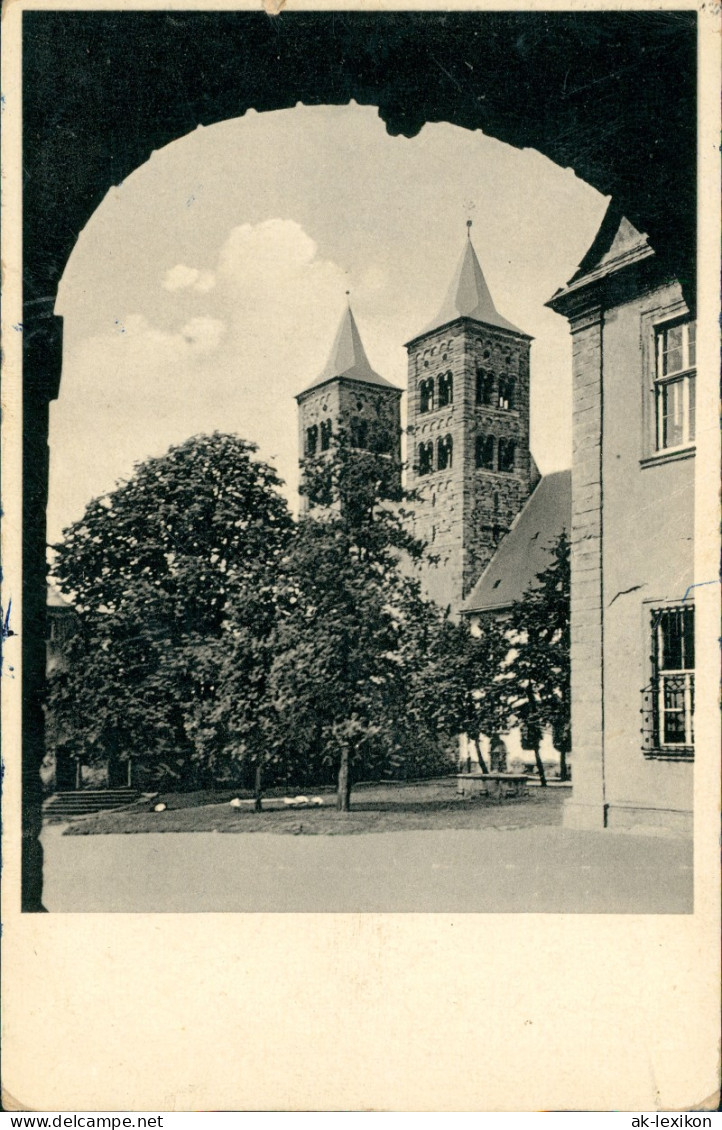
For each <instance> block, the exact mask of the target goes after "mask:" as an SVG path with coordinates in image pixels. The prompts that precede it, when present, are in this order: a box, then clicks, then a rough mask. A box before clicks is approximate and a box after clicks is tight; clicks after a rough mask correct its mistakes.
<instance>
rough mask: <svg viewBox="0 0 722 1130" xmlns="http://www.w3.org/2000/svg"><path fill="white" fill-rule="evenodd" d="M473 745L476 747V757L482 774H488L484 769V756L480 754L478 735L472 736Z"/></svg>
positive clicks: (485, 768)
mask: <svg viewBox="0 0 722 1130" xmlns="http://www.w3.org/2000/svg"><path fill="white" fill-rule="evenodd" d="M474 745H475V746H476V756H477V757H478V758H479V768H480V769H481V771H482V773H488V772H489V770H488V769H487V767H486V762H485V761H484V755H483V753H482V752H481V742H480V741H479V735H478V734H474Z"/></svg>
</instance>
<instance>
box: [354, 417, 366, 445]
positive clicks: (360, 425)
mask: <svg viewBox="0 0 722 1130" xmlns="http://www.w3.org/2000/svg"><path fill="white" fill-rule="evenodd" d="M368 435H369V426H368V421H367V420H359V418H358V416H354V418H353V419H352V421H351V445H352V447H364V448H365V447H367V446H368Z"/></svg>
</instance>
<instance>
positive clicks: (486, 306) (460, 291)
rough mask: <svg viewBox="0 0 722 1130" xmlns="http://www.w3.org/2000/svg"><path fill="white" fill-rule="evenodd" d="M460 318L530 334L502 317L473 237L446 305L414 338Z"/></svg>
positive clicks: (469, 239)
mask: <svg viewBox="0 0 722 1130" xmlns="http://www.w3.org/2000/svg"><path fill="white" fill-rule="evenodd" d="M458 318H473V320H474V321H475V322H483V323H484V324H485V325H487V326H498V327H499V328H500V329H502V330H510V331H511V332H512V333H515V334H521V335H522V336H523V337H529V334H525V333H524V331H523V330H520V329H519V328H518V327H517V326H515V325H513V324H512V323H511V322H509V321H507V319H506V318H503V317H502V316H501V314H500V313H499V311H498V310H497V308H496V306H495V305H494V300H493V298H492V297H491V291H490V290H489V287H488V286H487V284H486V279H485V278H484V273H483V271H482V269H481V265H480V263H479V260H478V258H477V256H476V252H475V251H474V245H473V244H472V242H471V237H469V238H468V239H467V241H466V246H465V247H464V251H463V254H462V256H461V259H460V260H459V265H458V267H457V269H456V274H455V275H454V278H453V279H452V282H451V286H450V287H449V291H448V293H447V295H446V298H445V300H444V304H443V306H442V307H441V309H440V310H439V313H438V314H437V315H436V317H435V318H434V320H433V322H431V323H430V325H428V326H427V327H426V329H424V330H422V331H421V333H420V334H416V336H415V337H414V338H412V341H416V340H417V339H418V338H420V337H425V336H426V334H429V333H433V332H434V330H438V329H441V327H442V326H445V325H447V324H448V323H449V322H455V321H456V320H457V319H458ZM409 344H410V343H409Z"/></svg>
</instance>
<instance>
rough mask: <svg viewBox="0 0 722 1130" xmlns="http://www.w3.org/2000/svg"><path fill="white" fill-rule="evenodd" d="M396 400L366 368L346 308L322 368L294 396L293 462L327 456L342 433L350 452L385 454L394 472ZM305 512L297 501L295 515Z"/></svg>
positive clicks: (397, 396)
mask: <svg viewBox="0 0 722 1130" xmlns="http://www.w3.org/2000/svg"><path fill="white" fill-rule="evenodd" d="M401 396H402V390H401V389H400V388H396V386H395V385H392V384H391V383H390V381H387V380H386V379H385V378H384V377H382V376H379V374H378V373H377V372H375V371H374V370H373V369H372V368H371V365H370V363H369V359H368V357H367V356H366V350H365V349H364V347H363V342H362V341H361V335H360V334H359V331H358V326H357V325H356V319H355V318H354V316H353V312H352V310H351V306H350V304H349V305H348V307H347V309H346V310H345V312H344V315H343V317H342V319H341V325H340V326H339V329H338V333H337V335H336V340H335V342H334V345H333V349H332V350H331V355H330V357H329V359H328V362H327V364H326V367H325V369H324V370H323V372H322V373H321V374H320V376H318V377H317V378H316V380H315V381H313V383H312V384H310V385H309V386H308V388H306V389H304V390H303V392H300V393H299V394H298V395H297V396H296V401H297V403H298V427H299V445H298V450H299V459H300V460H301V461H302V460H303V459H307V458H313V457H314V456H317V455H322V454H323V453H324V452H326V451H330V450H331V448H332V446H333V438H334V437H336V438H338V436H339V435H340V434H344V435H345V437H346V439H347V440H348V442H350V443H351V445H352V446H353V447H358V448H366V447H372V448H373V450H375V451H379V452H384V453H387V454H388V455H389V456H391V457H393V458H394V459H395V462H396V465H397V466H399V467H400V465H401V417H400V407H399V404H400V400H401ZM399 474H400V472H399ZM307 509H308V500H307V499H306V498H305V496H302V498H301V510H302V512H305V511H306V510H307Z"/></svg>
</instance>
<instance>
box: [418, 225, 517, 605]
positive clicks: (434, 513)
mask: <svg viewBox="0 0 722 1130" xmlns="http://www.w3.org/2000/svg"><path fill="white" fill-rule="evenodd" d="M531 341H532V339H531V337H530V336H529V334H526V333H524V332H523V331H522V330H520V329H518V328H517V327H516V326H514V325H512V323H511V322H509V321H507V319H506V318H504V317H503V316H502V315H501V314H500V313H499V312H498V310H497V309H496V307H495V305H494V302H493V299H492V297H491V294H490V292H489V288H488V286H487V284H486V280H485V279H484V275H483V272H482V270H481V266H480V265H479V260H478V259H477V256H476V252H475V251H474V247H473V244H472V242H471V233H470V231H469V238H468V239H467V241H466V245H465V247H464V250H463V253H462V256H461V260H460V262H459V265H458V268H457V271H456V274H455V276H454V278H453V280H452V283H451V286H450V288H449V292H448V294H447V296H446V299H445V301H444V303H443V305H442V307H441V309H440V311H439V313H438V314H437V316H436V317H435V318H434V320H433V321H432V322H431V323H430V325H428V326H427V327H426V328H425V329H423V330H422V331H421V333H419V334H417V335H416V336H415V337H414V338H412V340H411V341H409V342H408V343H407V345H406V349H407V352H408V373H409V376H408V456H407V461H408V471H407V486H408V487H409V489H411V490H414V491H416V492H417V496H418V502H417V503H416V504H415V522H416V527H415V534H416V536H417V537H418V538H419V539H420V540H421V541H423V542H425V543H426V545H427V547H428V550H427V556H426V565H425V568H424V574H423V578H422V579H423V584H424V588H425V590H426V591H427V592H428V594H429V596H431V597H432V598H433V599H434V600H435V601H436V602H437V603H438V604H440V605H441V606H442V607H449V608H450V609H451V611H452V613H453V614H457V613H459V612H460V610H461V607H462V605H463V603H464V599H465V598H466V597H467V596H468V595H469V593H470V592H471V590H472V589H473V587H474V585H475V584H476V582H477V581H478V579H479V577H480V576H481V574H482V573H483V571H484V569H485V568H486V566H487V565H488V564H489V562H490V561H491V559H492V558H493V556H494V554H495V553H496V549H497V546H498V545H499V543H500V542H501V539H502V538H503V537H504V535H505V534H506V533H507V531H508V530H509V529H510V528H511V526H512V524H513V522H514V520H515V519H516V517H517V515H518V514H519V511H520V510H521V508H522V507H523V505H524V503H525V502H526V500H527V498H528V497H529V495H530V493H531V492H532V491H533V489H534V487H535V485H536V483H537V482H538V480H539V472H538V471H537V468H536V465H535V463H534V460H533V458H532V455H531V452H530V450H529V353H530V347H531Z"/></svg>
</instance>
